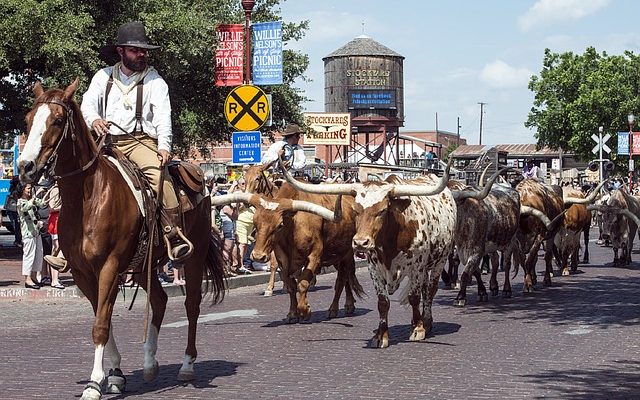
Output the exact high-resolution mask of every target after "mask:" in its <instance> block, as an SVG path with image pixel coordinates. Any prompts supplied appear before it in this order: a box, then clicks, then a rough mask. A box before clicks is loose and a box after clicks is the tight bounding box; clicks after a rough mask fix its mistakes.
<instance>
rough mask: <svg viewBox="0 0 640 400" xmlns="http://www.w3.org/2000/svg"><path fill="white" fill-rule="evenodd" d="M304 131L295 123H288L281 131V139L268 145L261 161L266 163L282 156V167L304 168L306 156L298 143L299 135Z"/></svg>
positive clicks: (297, 169) (295, 169)
mask: <svg viewBox="0 0 640 400" xmlns="http://www.w3.org/2000/svg"><path fill="white" fill-rule="evenodd" d="M303 133H304V131H303V130H302V129H301V128H300V126H298V125H297V124H289V125H287V127H286V128H285V130H284V132H282V140H280V141H277V142H275V143H274V144H272V145H271V146H270V147H269V150H267V153H266V154H265V155H264V157H263V160H262V163H263V164H268V163H270V162H272V161H274V160H277V159H278V157H280V158H282V161H283V162H284V165H283V167H285V168H287V169H289V168H291V169H293V170H294V171H299V170H302V169H304V167H305V166H306V165H307V157H306V156H305V154H304V149H303V148H302V146H300V145H299V144H298V142H299V141H300V135H302V134H303Z"/></svg>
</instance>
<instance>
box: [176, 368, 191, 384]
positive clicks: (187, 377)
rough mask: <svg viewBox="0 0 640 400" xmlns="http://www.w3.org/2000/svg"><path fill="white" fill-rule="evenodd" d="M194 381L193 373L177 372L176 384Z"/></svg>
mask: <svg viewBox="0 0 640 400" xmlns="http://www.w3.org/2000/svg"><path fill="white" fill-rule="evenodd" d="M194 379H195V374H194V372H193V371H182V370H180V371H179V372H178V382H190V381H192V380H194Z"/></svg>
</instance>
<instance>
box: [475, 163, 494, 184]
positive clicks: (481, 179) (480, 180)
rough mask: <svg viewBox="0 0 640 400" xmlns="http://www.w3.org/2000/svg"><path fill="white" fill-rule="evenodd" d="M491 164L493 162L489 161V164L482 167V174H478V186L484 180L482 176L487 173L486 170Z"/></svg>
mask: <svg viewBox="0 0 640 400" xmlns="http://www.w3.org/2000/svg"><path fill="white" fill-rule="evenodd" d="M491 164H493V163H489V164H487V166H486V167H484V171H482V174H480V179H479V180H478V186H482V182H484V176H485V174H486V173H487V171H488V170H489V167H490V166H491Z"/></svg>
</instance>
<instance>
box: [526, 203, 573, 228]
mask: <svg viewBox="0 0 640 400" xmlns="http://www.w3.org/2000/svg"><path fill="white" fill-rule="evenodd" d="M565 212H566V210H565V211H563V212H561V213H560V214H558V215H557V216H556V217H555V218H554V219H553V221H552V220H550V219H549V217H547V216H546V215H545V213H543V212H542V211H540V210H538V209H536V208H533V207H529V206H523V205H521V206H520V215H533V216H534V217H536V218H538V219H539V220H540V221H542V223H543V224H544V226H545V227H546V228H547V230H548V231H553V230H555V228H556V227H557V225H558V223H559V222H560V221H562V219H563V218H564V213H565Z"/></svg>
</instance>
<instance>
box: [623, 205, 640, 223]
mask: <svg viewBox="0 0 640 400" xmlns="http://www.w3.org/2000/svg"><path fill="white" fill-rule="evenodd" d="M619 213H620V214H622V215H624V216H625V217H627V218H629V219H631V220H633V222H634V223H635V224H636V226H640V219H639V218H638V217H637V216H636V215H635V214H634V213H632V212H631V211H629V209H628V208H623V209H621V210H620V211H619Z"/></svg>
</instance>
